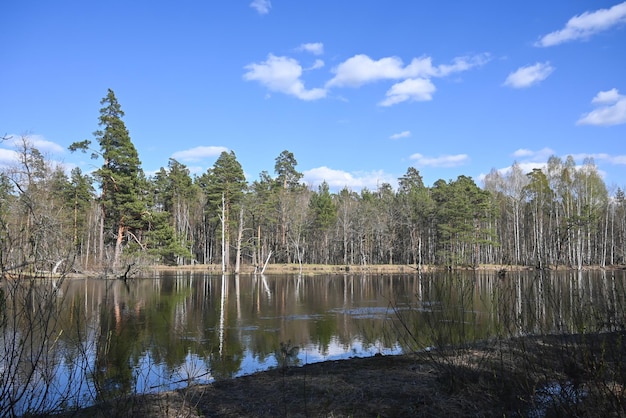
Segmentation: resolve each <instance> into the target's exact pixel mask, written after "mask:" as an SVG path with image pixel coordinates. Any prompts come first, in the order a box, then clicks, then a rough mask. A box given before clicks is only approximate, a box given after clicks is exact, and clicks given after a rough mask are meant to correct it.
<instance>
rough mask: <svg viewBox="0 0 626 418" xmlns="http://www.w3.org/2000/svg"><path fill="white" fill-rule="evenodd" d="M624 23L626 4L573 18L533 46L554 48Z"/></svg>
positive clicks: (625, 20)
mask: <svg viewBox="0 0 626 418" xmlns="http://www.w3.org/2000/svg"><path fill="white" fill-rule="evenodd" d="M625 22H626V2H623V3H620V4H616V5H615V6H613V7H611V8H610V9H599V10H596V11H594V12H585V13H583V14H581V15H578V16H574V17H573V18H571V19H570V20H569V21H568V22H567V24H566V25H565V27H564V28H563V29H560V30H557V31H554V32H551V33H549V34H547V35H545V36H542V37H541V38H540V39H539V41H537V42H536V43H535V46H544V47H545V46H554V45H558V44H561V43H563V42H568V41H573V40H576V39H586V38H589V37H590V36H591V35H595V34H596V33H598V32H602V31H605V30H607V29H610V28H611V27H613V26H616V25H619V24H620V23H625Z"/></svg>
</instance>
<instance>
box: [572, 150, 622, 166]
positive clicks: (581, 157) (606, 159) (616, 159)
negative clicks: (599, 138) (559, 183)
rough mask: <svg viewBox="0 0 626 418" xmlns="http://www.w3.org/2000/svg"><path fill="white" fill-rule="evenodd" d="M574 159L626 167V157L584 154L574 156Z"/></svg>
mask: <svg viewBox="0 0 626 418" xmlns="http://www.w3.org/2000/svg"><path fill="white" fill-rule="evenodd" d="M572 157H573V158H574V160H576V161H584V160H585V158H593V159H594V161H596V162H598V161H603V162H607V163H609V164H615V165H626V155H610V154H606V153H602V152H601V153H591V154H587V153H582V154H572Z"/></svg>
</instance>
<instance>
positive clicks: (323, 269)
mask: <svg viewBox="0 0 626 418" xmlns="http://www.w3.org/2000/svg"><path fill="white" fill-rule="evenodd" d="M624 269H626V266H623V265H615V266H607V267H602V266H583V270H624ZM146 270H151V271H154V272H165V271H198V272H199V271H208V272H211V273H215V274H221V273H222V266H221V265H219V264H195V265H187V266H163V265H158V266H153V267H147V268H146ZM261 270H262V268H257V269H256V274H260V273H261ZM449 270H450V269H449V268H447V267H446V266H435V265H422V266H419V267H418V266H417V265H410V264H372V265H361V264H357V265H354V264H353V265H326V264H302V265H300V264H297V263H290V264H287V263H283V264H268V265H267V267H266V268H265V271H264V274H298V273H302V274H306V275H316V274H414V273H419V272H422V273H428V272H437V271H449ZM452 270H455V271H486V272H497V273H500V274H506V273H507V272H513V271H534V270H537V269H536V268H535V266H522V265H502V264H481V265H479V266H476V267H472V266H457V267H455V268H454V269H452ZM545 270H550V271H554V270H561V271H564V270H576V268H573V267H569V266H549V267H547V268H546V269H545ZM226 274H234V272H233V271H232V269H231V270H229V271H227V272H226ZM240 274H255V268H254V266H252V265H243V266H241V268H240Z"/></svg>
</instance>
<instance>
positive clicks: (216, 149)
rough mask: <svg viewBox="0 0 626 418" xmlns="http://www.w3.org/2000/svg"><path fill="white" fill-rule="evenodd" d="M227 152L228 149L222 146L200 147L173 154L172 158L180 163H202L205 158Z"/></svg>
mask: <svg viewBox="0 0 626 418" xmlns="http://www.w3.org/2000/svg"><path fill="white" fill-rule="evenodd" d="M225 151H228V148H226V147H222V146H200V147H195V148H191V149H188V150H183V151H177V152H175V153H174V154H172V158H174V159H175V160H180V161H200V160H203V159H205V158H212V157H216V156H218V155H220V154H221V153H222V152H225Z"/></svg>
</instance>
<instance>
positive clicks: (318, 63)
mask: <svg viewBox="0 0 626 418" xmlns="http://www.w3.org/2000/svg"><path fill="white" fill-rule="evenodd" d="M323 66H324V61H323V60H315V62H314V63H313V65H312V66H310V67H309V68H307V70H317V69H319V68H322V67H323Z"/></svg>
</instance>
